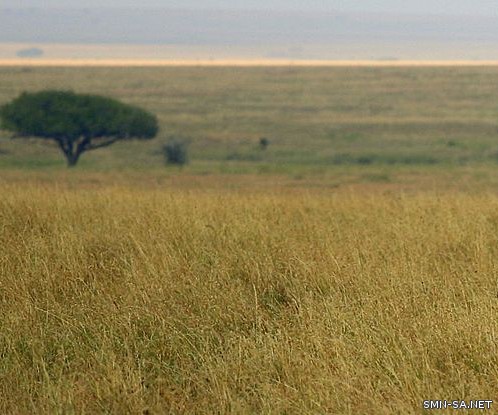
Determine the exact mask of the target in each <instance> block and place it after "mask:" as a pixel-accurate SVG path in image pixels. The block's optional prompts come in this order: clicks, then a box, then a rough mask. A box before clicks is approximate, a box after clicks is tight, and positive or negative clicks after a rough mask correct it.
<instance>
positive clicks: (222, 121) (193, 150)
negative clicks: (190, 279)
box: [0, 66, 498, 187]
mask: <svg viewBox="0 0 498 415" xmlns="http://www.w3.org/2000/svg"><path fill="white" fill-rule="evenodd" d="M497 86H498V68H496V67H451V68H438V67H424V68H409V67H402V68H394V67H393V68H389V67H383V68H354V67H345V68H339V67H330V68H329V67H325V68H306V67H274V68H265V67H256V68H236V67H209V68H207V67H195V66H193V67H192V66H191V67H157V68H154V67H151V68H125V67H113V68H106V67H95V68H92V67H81V68H63V67H59V68H57V67H56V68H43V67H42V68H35V67H1V68H0V104H3V103H6V102H8V101H9V100H11V99H13V98H14V97H16V96H17V95H18V94H19V93H21V92H22V91H37V90H42V89H46V88H57V89H70V90H75V91H77V92H85V93H98V94H103V95H109V96H112V97H115V98H118V99H120V100H123V101H125V102H128V103H132V104H137V105H140V106H142V107H144V108H145V109H147V110H150V111H151V112H153V113H155V114H157V116H158V117H159V119H160V124H161V133H160V136H159V137H158V138H157V139H155V140H152V141H150V142H146V143H143V142H131V143H118V144H115V145H113V146H112V147H109V148H107V149H103V150H98V151H95V152H92V153H87V154H85V155H84V156H83V157H82V159H81V160H80V164H79V165H78V166H77V170H79V171H82V172H93V173H97V172H111V171H113V172H116V171H119V172H121V174H125V175H126V174H129V175H135V176H136V175H137V174H142V175H147V173H151V174H152V175H153V176H154V177H157V176H159V177H161V176H166V177H170V176H171V175H177V174H178V173H179V172H178V170H177V169H174V168H165V167H164V160H163V155H162V152H161V145H162V144H164V143H165V142H166V141H167V139H168V137H170V136H180V137H184V138H185V139H187V140H188V141H189V142H190V146H189V159H190V164H189V165H187V166H185V168H183V169H182V171H181V175H183V176H195V177H197V176H205V175H220V174H221V175H227V174H235V175H237V176H241V175H250V176H261V175H263V176H267V175H268V174H271V175H273V176H279V177H284V178H285V180H288V181H303V180H304V182H305V183H306V181H307V180H308V181H310V182H317V181H318V182H321V183H322V185H331V186H336V185H338V184H341V183H351V182H353V183H372V182H373V183H380V184H383V185H385V184H386V183H391V184H401V185H408V186H411V185H410V183H412V184H413V182H418V181H419V182H420V183H421V184H424V185H425V184H427V183H429V182H431V181H433V182H434V183H436V185H437V184H438V183H442V184H443V187H444V186H446V185H448V184H451V183H461V184H462V185H463V186H465V185H466V184H468V183H471V184H472V183H474V184H475V185H477V186H484V187H486V186H488V187H494V186H495V180H494V176H495V174H494V171H495V168H496V167H498V166H497V163H498V87H497ZM262 137H266V138H268V140H269V145H268V147H267V149H266V150H262V149H261V148H260V146H259V140H260V138H262ZM0 169H1V170H2V175H4V174H6V172H7V171H11V170H12V171H17V172H19V171H27V170H29V171H31V172H37V173H40V174H41V173H44V174H49V173H50V174H51V173H54V172H61V171H63V170H65V165H64V160H63V157H62V156H61V154H59V151H58V149H57V148H56V147H55V145H52V144H50V143H46V142H42V141H40V140H20V139H10V138H9V136H8V134H7V133H3V134H2V138H1V139H0ZM61 174H65V173H61Z"/></svg>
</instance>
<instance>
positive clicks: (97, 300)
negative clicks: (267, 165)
mask: <svg viewBox="0 0 498 415" xmlns="http://www.w3.org/2000/svg"><path fill="white" fill-rule="evenodd" d="M82 177H83V176H82ZM96 177H97V176H95V177H94V179H95V178H96ZM101 179H102V182H98V180H93V181H91V180H90V181H88V182H85V183H83V182H81V183H79V182H78V180H80V179H78V178H77V177H76V178H73V179H70V180H66V181H64V180H62V179H60V178H53V179H52V181H47V182H37V181H36V180H35V179H32V178H31V179H29V178H28V177H27V176H26V177H25V178H22V177H21V178H19V179H18V180H17V182H16V181H13V180H6V179H5V178H4V179H3V180H2V182H1V183H0V192H1V194H2V197H1V198H0V246H1V247H2V248H1V249H0V281H1V282H0V294H1V295H0V322H1V326H2V329H1V331H0V354H1V356H2V358H1V360H0V373H1V376H0V397H1V398H0V413H5V414H32V413H37V414H56V413H59V414H71V413H78V414H85V413H86V414H94V413H115V414H161V413H174V414H195V413H197V414H214V413H220V414H223V413H267V414H283V413H287V414H325V413H329V414H418V413H423V409H422V408H423V406H422V405H423V400H427V399H493V400H495V401H496V400H497V399H498V396H497V395H498V392H497V391H498V362H497V356H498V354H497V341H498V338H497V336H498V321H497V319H496V315H497V312H498V299H497V296H498V287H497V279H496V276H497V272H498V262H497V257H498V256H497V255H498V196H496V194H491V193H489V194H488V193H484V192H481V193H480V194H474V195H472V194H469V193H461V192H454V191H453V192H439V193H433V192H416V193H411V194H407V193H400V192H397V193H396V192H395V193H385V194H383V193H375V192H373V193H372V192H361V193H360V192H353V191H347V190H345V191H339V190H338V191H331V190H323V189H322V190H319V189H315V190H306V189H301V190H298V189H287V190H286V189H285V188H284V187H282V186H275V188H273V189H271V188H270V189H265V190H256V189H252V190H249V191H248V190H247V189H244V188H242V189H238V190H237V189H235V190H233V189H232V190H231V189H229V188H225V189H213V188H211V189H209V188H204V189H202V188H192V189H190V190H188V189H185V188H184V189H183V190H182V189H174V188H171V187H164V186H159V185H157V184H156V185H149V186H144V185H141V184H139V183H137V184H135V185H130V184H129V183H128V184H124V183H121V184H119V183H117V182H116V183H115V184H108V185H106V184H104V183H105V181H106V180H105V179H106V176H105V175H104V176H101ZM438 412H439V411H438ZM443 413H444V411H443Z"/></svg>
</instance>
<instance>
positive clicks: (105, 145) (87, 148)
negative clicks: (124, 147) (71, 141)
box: [85, 137, 120, 150]
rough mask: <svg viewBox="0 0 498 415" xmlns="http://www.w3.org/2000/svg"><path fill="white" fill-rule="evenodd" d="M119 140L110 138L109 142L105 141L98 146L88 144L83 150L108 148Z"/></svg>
mask: <svg viewBox="0 0 498 415" xmlns="http://www.w3.org/2000/svg"><path fill="white" fill-rule="evenodd" d="M119 140H120V138H119V137H115V138H112V139H110V140H107V141H104V142H103V143H99V144H90V145H88V146H87V147H86V148H85V150H95V149H97V148H103V147H108V146H110V145H111V144H114V143H115V142H116V141H119Z"/></svg>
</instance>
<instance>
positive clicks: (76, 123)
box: [0, 91, 158, 167]
mask: <svg viewBox="0 0 498 415" xmlns="http://www.w3.org/2000/svg"><path fill="white" fill-rule="evenodd" d="M0 119H1V121H2V127H3V128H4V129H5V130H8V131H12V132H13V133H14V134H15V136H16V137H37V138H42V139H47V140H53V141H55V142H56V143H57V144H58V146H59V148H60V149H61V150H62V152H63V153H64V156H65V157H66V159H67V164H68V166H70V167H72V166H75V165H76V163H77V162H78V160H79V158H80V156H81V154H83V153H84V152H85V151H89V150H95V149H98V148H102V147H107V146H109V145H111V144H113V143H115V142H116V141H119V140H127V139H134V138H136V139H150V138H153V137H155V136H156V134H157V132H158V122H157V118H156V117H155V116H154V115H152V114H150V113H148V112H147V111H145V110H143V109H141V108H138V107H134V106H131V105H127V104H124V103H122V102H119V101H116V100H114V99H111V98H106V97H102V96H98V95H88V94H76V93H74V92H68V91H42V92H37V93H23V94H21V95H20V96H19V97H17V98H16V99H14V100H13V101H11V102H10V103H8V104H6V105H4V106H2V107H0Z"/></svg>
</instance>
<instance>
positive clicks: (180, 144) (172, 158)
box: [163, 137, 188, 166]
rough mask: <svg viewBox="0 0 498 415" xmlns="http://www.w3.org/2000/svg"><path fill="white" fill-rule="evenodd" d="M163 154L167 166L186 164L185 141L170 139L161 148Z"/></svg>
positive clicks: (186, 148) (186, 150)
mask: <svg viewBox="0 0 498 415" xmlns="http://www.w3.org/2000/svg"><path fill="white" fill-rule="evenodd" d="M163 154H164V158H165V161H166V163H167V164H176V165H178V166H183V165H184V164H187V163H188V142H187V140H185V139H181V138H176V137H172V138H170V139H169V141H168V142H167V143H166V144H165V145H164V146H163Z"/></svg>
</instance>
